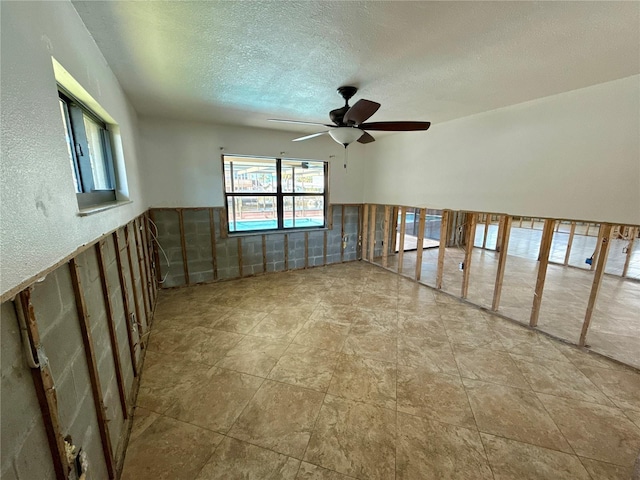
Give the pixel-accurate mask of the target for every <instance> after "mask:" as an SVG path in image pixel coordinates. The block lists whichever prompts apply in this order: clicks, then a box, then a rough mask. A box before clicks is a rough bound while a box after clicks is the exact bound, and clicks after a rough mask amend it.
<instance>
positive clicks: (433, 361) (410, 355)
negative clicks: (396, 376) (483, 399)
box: [398, 337, 458, 375]
mask: <svg viewBox="0 0 640 480" xmlns="http://www.w3.org/2000/svg"><path fill="white" fill-rule="evenodd" d="M398 364H400V365H413V366H418V367H420V366H421V367H427V368H429V369H430V370H431V371H432V372H436V373H450V374H452V375H458V366H457V365H456V360H455V358H454V356H453V351H452V350H451V345H450V344H449V342H448V341H446V342H445V341H439V340H432V339H430V338H416V337H398Z"/></svg>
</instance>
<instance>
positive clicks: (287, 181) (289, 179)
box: [223, 155, 328, 232]
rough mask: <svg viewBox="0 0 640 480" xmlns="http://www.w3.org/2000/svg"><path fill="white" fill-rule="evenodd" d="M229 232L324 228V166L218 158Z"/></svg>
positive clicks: (239, 158) (259, 159) (325, 185)
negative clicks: (221, 166)
mask: <svg viewBox="0 0 640 480" xmlns="http://www.w3.org/2000/svg"><path fill="white" fill-rule="evenodd" d="M223 162H224V184H225V196H226V205H227V218H228V224H229V232H248V231H262V230H283V229H289V228H296V229H298V228H321V227H324V226H325V216H326V215H325V211H326V203H327V202H326V196H327V169H328V167H327V163H326V162H320V161H311V160H295V159H280V158H255V157H241V156H231V155H224V156H223Z"/></svg>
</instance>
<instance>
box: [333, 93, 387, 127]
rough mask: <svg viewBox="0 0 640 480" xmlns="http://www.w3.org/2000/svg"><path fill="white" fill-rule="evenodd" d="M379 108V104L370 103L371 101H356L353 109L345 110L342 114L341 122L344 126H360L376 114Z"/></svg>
mask: <svg viewBox="0 0 640 480" xmlns="http://www.w3.org/2000/svg"><path fill="white" fill-rule="evenodd" d="M379 108H380V104H379V103H376V102H372V101H371V100H365V99H364V98H363V99H362V100H358V101H357V102H356V103H355V105H353V107H351V108H350V109H349V110H347V113H345V114H344V118H343V120H342V121H343V122H344V123H346V124H353V123H355V124H356V125H360V124H361V123H362V122H364V121H365V120H367V119H368V118H369V117H370V116H371V115H373V114H374V113H376V112H377V111H378V109H379Z"/></svg>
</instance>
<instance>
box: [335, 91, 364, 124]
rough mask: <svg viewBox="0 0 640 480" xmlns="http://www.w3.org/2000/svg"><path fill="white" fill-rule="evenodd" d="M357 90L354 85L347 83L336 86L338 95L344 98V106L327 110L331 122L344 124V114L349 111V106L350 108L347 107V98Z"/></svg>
mask: <svg viewBox="0 0 640 480" xmlns="http://www.w3.org/2000/svg"><path fill="white" fill-rule="evenodd" d="M357 91H358V89H357V88H356V87H352V86H349V85H347V86H344V87H338V95H340V96H341V97H342V98H344V107H342V108H336V109H335V110H331V111H330V112H329V118H330V119H331V121H332V122H333V123H335V124H336V125H344V122H343V119H344V115H345V114H346V113H347V112H348V111H349V108H351V107H349V99H350V98H351V97H353V96H354V95H355V94H356V92H357Z"/></svg>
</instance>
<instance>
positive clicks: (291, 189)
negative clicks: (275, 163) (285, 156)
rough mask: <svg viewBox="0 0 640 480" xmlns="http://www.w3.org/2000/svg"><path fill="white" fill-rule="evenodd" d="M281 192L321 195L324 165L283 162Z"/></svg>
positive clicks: (320, 163) (306, 162) (305, 162)
mask: <svg viewBox="0 0 640 480" xmlns="http://www.w3.org/2000/svg"><path fill="white" fill-rule="evenodd" d="M282 191H283V192H285V193H323V192H324V163H323V162H309V161H300V160H283V161H282Z"/></svg>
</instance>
